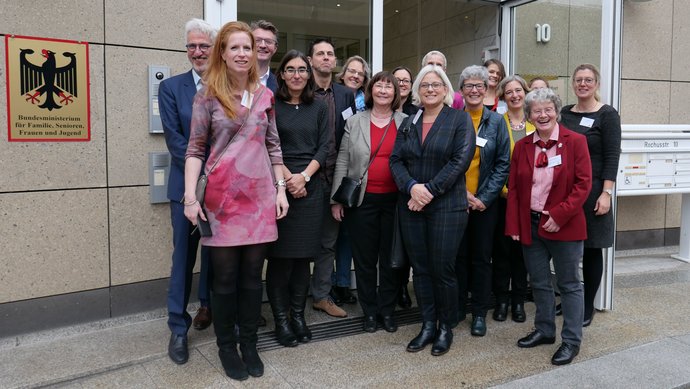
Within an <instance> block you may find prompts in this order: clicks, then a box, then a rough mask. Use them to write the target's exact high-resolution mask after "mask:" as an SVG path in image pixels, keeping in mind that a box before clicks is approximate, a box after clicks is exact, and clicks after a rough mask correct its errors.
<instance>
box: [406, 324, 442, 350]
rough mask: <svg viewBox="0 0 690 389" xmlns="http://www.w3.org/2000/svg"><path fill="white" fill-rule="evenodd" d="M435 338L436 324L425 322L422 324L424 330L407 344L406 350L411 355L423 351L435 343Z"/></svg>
mask: <svg viewBox="0 0 690 389" xmlns="http://www.w3.org/2000/svg"><path fill="white" fill-rule="evenodd" d="M434 338H436V323H434V322H433V321H425V322H424V323H422V330H421V331H419V335H417V336H415V337H414V339H412V340H411V341H410V343H408V344H407V349H406V350H407V351H408V352H411V353H416V352H418V351H422V350H424V348H425V347H426V346H427V345H429V344H431V343H433V342H434Z"/></svg>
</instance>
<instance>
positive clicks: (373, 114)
mask: <svg viewBox="0 0 690 389" xmlns="http://www.w3.org/2000/svg"><path fill="white" fill-rule="evenodd" d="M391 113H392V112H391ZM371 116H373V117H375V118H376V119H388V118H389V117H390V116H391V114H390V113H387V114H385V115H383V116H379V115H377V114H376V112H374V110H373V109H372V110H371Z"/></svg>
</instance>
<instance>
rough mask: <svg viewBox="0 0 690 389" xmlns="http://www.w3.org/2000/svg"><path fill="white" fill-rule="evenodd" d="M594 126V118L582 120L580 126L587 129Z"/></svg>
mask: <svg viewBox="0 0 690 389" xmlns="http://www.w3.org/2000/svg"><path fill="white" fill-rule="evenodd" d="M593 124H594V119H592V118H582V120H580V125H581V126H584V127H587V128H592V125H593Z"/></svg>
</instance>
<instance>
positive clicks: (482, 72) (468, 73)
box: [458, 65, 489, 89]
mask: <svg viewBox="0 0 690 389" xmlns="http://www.w3.org/2000/svg"><path fill="white" fill-rule="evenodd" d="M470 78H478V79H480V80H482V81H484V87H488V86H489V71H488V70H486V68H485V67H484V66H479V65H470V66H468V67H466V68H465V69H463V70H462V73H460V84H458V89H462V85H463V84H464V83H465V80H469V79H470Z"/></svg>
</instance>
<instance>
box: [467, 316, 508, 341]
mask: <svg viewBox="0 0 690 389" xmlns="http://www.w3.org/2000/svg"><path fill="white" fill-rule="evenodd" d="M503 320H505V319H503ZM470 334H472V336H484V335H486V319H485V318H484V317H483V316H474V317H472V327H471V330H470Z"/></svg>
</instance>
